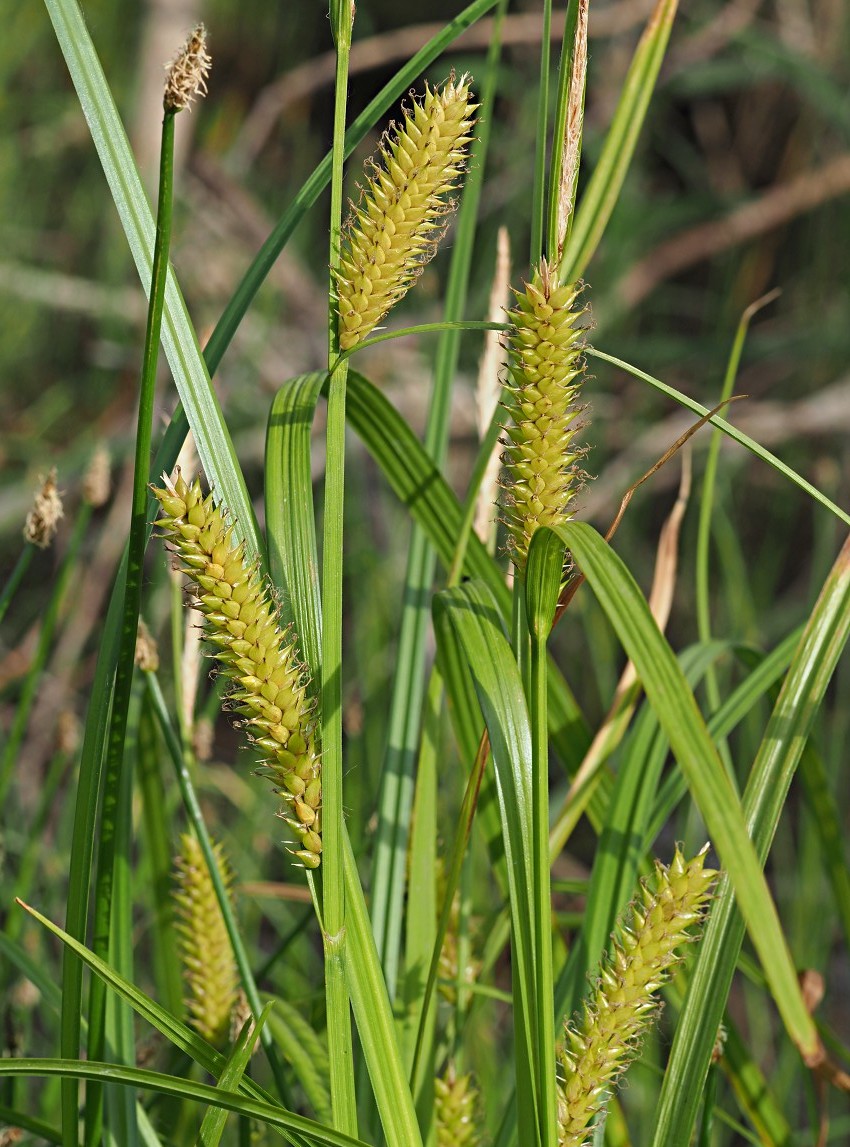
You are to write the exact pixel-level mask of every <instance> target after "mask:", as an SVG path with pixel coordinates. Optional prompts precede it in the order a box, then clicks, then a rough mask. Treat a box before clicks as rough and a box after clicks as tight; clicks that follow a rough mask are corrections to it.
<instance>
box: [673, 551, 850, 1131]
mask: <svg viewBox="0 0 850 1147" xmlns="http://www.w3.org/2000/svg"><path fill="white" fill-rule="evenodd" d="M848 635H850V541H848V542H845V544H844V547H843V548H842V550H841V553H840V554H839V556H838V559H837V561H836V563H835V565H834V566H833V569H832V571H831V573H830V575H829V577H828V578H827V580H826V583H825V585H824V587H823V590H822V591H821V595H820V597H819V598H818V601H817V604H816V605H815V608H814V610H813V611H812V614H811V616H810V618H809V621H808V624H807V625H806V628H805V630H804V632H803V636H802V637H801V638H800V643H799V646H798V648H797V652H796V653H795V655H794V658H793V660H792V663H791V665H790V667H789V669H788V673H787V674H786V677H785V681H784V682H783V685H782V689H781V690H780V694H779V697H778V699H777V702H776V705H775V706H774V710H773V714H772V716H771V719H770V722H769V724H768V727H767V730H766V731H765V735H764V737H763V739H762V742H761V746H760V748H759V751H758V754H757V756H756V760H755V762H754V764H753V768H752V771H751V773H750V778H749V781H748V783H747V787H746V790H745V792H744V814H745V816H746V823H747V828H748V831H749V832H750V833H751V834H752V839H753V842H754V845H755V848H756V851H757V855H758V858H759V860H760V861H761V862H762V863H764V861H765V860H766V858H767V854H768V852H769V850H770V845H771V841H772V840H773V835H774V833H775V831H776V826H777V824H778V822H779V817H780V815H781V813H782V809H783V806H784V803H785V798H786V796H787V794H788V788H789V786H790V784H791V779H792V777H793V775H794V770H795V769H796V767H797V763H798V761H799V759H800V755H801V754H802V752H803V749H804V747H805V744H806V739H807V737H808V735H809V730H810V728H811V725H812V721H813V720H814V717H815V715H816V713H817V711H818V709H819V707H820V704H821V702H822V700H823V697H824V694H825V692H826V688H827V686H828V684H829V682H830V680H831V678H832V674H833V672H834V670H835V665H836V662H837V660H838V657H839V654H840V653H841V651H842V650H843V649H844V646H845V645H846V642H847V638H848ZM736 893H737V895H738V898H739V900H740V889H739V888H737V887H735V886H734V881H733V880H729V879H724V880H723V881H721V885H720V888H719V889H718V894H717V900H716V903H715V904H714V907H713V909H712V913H711V918H710V920H709V923H708V928H707V929H706V933H705V936H704V937H703V941H702V944H701V945H700V950H699V954H698V959H697V964H696V968H695V970H694V975H693V978H692V980H691V985H690V989H689V991H688V996H687V999H686V1000H685V1007H684V1009H683V1010H682V1014H681V1016H680V1019H679V1025H678V1027H677V1029H676V1035H675V1038H674V1041H673V1050H672V1052H671V1055H670V1062H669V1063H668V1066H667V1072H666V1074H665V1077H664V1083H663V1085H662V1089H661V1098H660V1101H659V1106H658V1110H657V1123H656V1129H655V1136H654V1139H653V1147H663V1145H666V1144H670V1143H683V1142H687V1140H688V1138H689V1136H690V1134H691V1129H692V1128H693V1124H694V1120H695V1118H696V1111H697V1105H698V1103H699V1096H700V1093H701V1091H702V1085H703V1081H704V1079H705V1074H706V1071H707V1070H708V1063H709V1059H710V1056H711V1048H712V1046H713V1044H714V1040H715V1038H716V1035H717V1025H718V1023H719V1022H720V1017H721V1015H722V1010H723V1006H724V1004H725V1001H726V997H727V995H728V992H729V985H730V983H731V981H732V976H733V974H734V970H735V965H736V962H737V959H738V952H739V949H740V946H741V942H742V941H743V937H744V925H743V921H742V919H741V914H740V913H739V912H738V911H737V908H736V904H735V894H736ZM741 912H742V913H743V914H744V915H745V916H746V909H745V906H744V905H743V904H741ZM753 939H754V941H755V937H753ZM765 971H767V969H765Z"/></svg>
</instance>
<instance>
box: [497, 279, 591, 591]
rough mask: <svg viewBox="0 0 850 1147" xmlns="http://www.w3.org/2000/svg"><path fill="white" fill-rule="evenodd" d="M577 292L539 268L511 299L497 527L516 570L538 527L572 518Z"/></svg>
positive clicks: (580, 375)
mask: <svg viewBox="0 0 850 1147" xmlns="http://www.w3.org/2000/svg"><path fill="white" fill-rule="evenodd" d="M579 291H580V288H579V287H577V286H576V285H575V284H572V285H569V286H560V285H559V284H558V280H557V276H556V273H555V271H554V268H552V267H551V266H550V265H549V264H548V263H547V262H545V260H544V261H542V262H541V264H540V267H539V269H538V270H537V271H536V272H535V274H534V277H533V279H532V281H531V282H530V283H526V285H525V289H524V290H523V291H518V292H517V293H516V300H517V305H516V307H515V308H514V310H513V311H511V314H510V319H511V327H510V331H509V336H508V338H509V343H510V351H511V365H510V380H509V382H508V383H507V389H508V391H509V400H508V403H507V406H508V409H509V410H510V414H511V420H512V421H511V423H510V424H509V425H508V426H507V427H506V428H505V429H506V434H507V438H506V439H505V440H504V444H505V447H506V449H505V459H504V460H505V463H506V467H507V473H506V477H505V483H504V484H505V494H504V498H503V509H504V521H505V524H506V525H507V527H508V549H509V552H510V554H511V557H512V558H513V561H514V564H515V565H516V567H517V569H519V570H520V571H522V570H524V569H525V566H526V562H527V561H528V546H529V543H530V542H531V538H532V535H533V534H534V531H535V530H536V529H537V528H538V527H539V526H558V525H563V523H564V522H566V521H568V520H569V519H570V518H571V517H572V514H573V509H574V502H575V499H576V496H577V494H578V493H579V491H580V490H581V487H582V484H583V480H584V474H583V472H582V470H581V467H580V464H579V463H580V460H581V459H582V458H583V456H584V453H585V451H584V449H583V448H581V447H576V446H574V445H573V438H574V437H575V434H576V432H577V431H578V430H580V429H581V428H582V426H583V425H584V423H583V422H582V419H581V413H582V408H581V406H580V405H579V403H578V399H579V395H580V393H581V386H582V382H583V381H584V369H585V363H584V357H583V355H582V342H581V340H582V334H583V331H582V327H581V326H579V325H578V323H579V320H580V319H581V317H582V316H583V315H584V314H585V311H586V308H584V307H579V306H577V300H578V296H579Z"/></svg>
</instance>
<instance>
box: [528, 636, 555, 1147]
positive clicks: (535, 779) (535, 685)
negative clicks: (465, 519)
mask: <svg viewBox="0 0 850 1147" xmlns="http://www.w3.org/2000/svg"><path fill="white" fill-rule="evenodd" d="M530 636H531V658H530V690H529V694H528V703H529V704H528V708H529V717H530V720H531V772H532V785H533V790H532V792H533V819H534V841H533V849H534V854H533V872H534V892H535V900H536V903H535V915H536V917H537V921H536V923H537V932H538V935H537V992H538V995H537V1025H536V1026H537V1049H536V1050H537V1056H538V1063H537V1073H538V1087H539V1088H540V1108H539V1116H540V1120H541V1128H540V1141H541V1143H543V1144H544V1147H556V1145H557V1142H558V1138H557V1112H558V1101H557V1096H556V1091H555V1068H554V1064H553V1062H552V1053H553V1050H554V1047H555V1012H554V1008H553V1007H552V1000H553V997H554V974H553V970H552V893H551V887H550V869H549V725H548V721H549V715H548V707H547V691H546V690H547V679H546V674H547V665H548V661H547V656H546V641H547V638H548V636H549V635H548V633H547V632H544V631H542V630H539V629H537V628H535V630H534V631H533V632H532V633H531V635H530Z"/></svg>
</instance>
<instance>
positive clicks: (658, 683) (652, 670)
mask: <svg viewBox="0 0 850 1147" xmlns="http://www.w3.org/2000/svg"><path fill="white" fill-rule="evenodd" d="M556 532H557V533H558V534H559V535H560V536H561V538H562V539H563V541H564V542H565V543H566V545H567V547H568V549H569V550H570V552H571V554H572V555H573V558H574V559H575V561H576V564H577V565H578V567H579V568H580V569H581V571H582V573H583V574H584V575H585V577H586V578H587V581H588V582H589V584H590V586H591V588H592V589H593V590H594V592H595V594H596V596H597V598H598V600H599V602H600V604H601V605H602V607H603V609H604V610H605V613H606V614H607V616H608V619H609V621H610V622H611V624H612V625H613V626H614V629H615V630H616V632H617V636H618V637H619V639H620V641H621V642H622V644H623V647H624V648H625V650H626V652H627V654H628V655H629V657H630V658H631V660H632V661H633V662H634V664H635V668H636V670H637V673H638V676H639V677H640V679H641V681H642V683H643V687H644V690H645V692H646V696H647V699H648V701H649V703H650V704H651V705H652V707H653V708H654V709H655V711H656V713H657V715H658V718H659V721H660V723H661V725H662V727H663V728H664V730H665V732H666V734H667V736H668V737H669V738H670V745H671V747H672V750H673V753H674V755H675V757H676V760H677V761H678V763H679V767H680V768H681V769H682V771H683V772H684V773H685V774H686V776H687V777H688V782H689V785H690V788H691V791H692V792H693V794H694V798H695V800H696V802H697V805H698V806H699V809H700V812H701V813H702V816H703V819H704V820H705V823H706V825H707V826H708V830H709V832H710V834H711V837H712V843H713V844H714V846H715V847H716V849H717V851H718V852H719V854H720V858H721V861H722V863H723V865H724V868H725V869H726V872H727V873H728V881H729V883H730V884H731V885H732V886H733V887H734V889H735V892H736V895H737V898H738V902H739V904H740V906H741V911H742V912H743V914H744V917H745V919H746V921H747V925H748V928H749V931H750V935H751V937H752V940H753V943H754V945H755V947H756V950H757V951H758V953H759V957H760V959H761V962H762V967H763V968H764V972H765V975H766V977H767V980H768V983H769V985H770V988H771V992H772V994H773V997H774V999H775V1000H776V1003H777V1006H778V1007H779V1010H780V1013H781V1015H782V1018H783V1020H784V1022H785V1025H786V1027H787V1029H788V1032H789V1034H790V1035H791V1037H792V1039H793V1040H794V1041H795V1043H796V1044H797V1046H798V1047H799V1048H800V1050H801V1052H802V1054H803V1055H804V1056H806V1055H810V1056H811V1055H814V1054H815V1053H816V1049H817V1047H818V1037H817V1032H816V1030H815V1027H814V1023H813V1021H812V1018H811V1016H810V1015H809V1013H808V1010H807V1009H806V1006H805V1003H804V1001H803V998H802V995H801V992H800V986H799V984H798V982H797V975H796V971H795V969H794V965H793V962H792V960H791V956H790V953H789V952H788V947H787V944H786V942H785V938H784V935H783V932H782V927H781V925H780V923H779V918H778V916H777V914H776V908H775V906H774V904H773V900H772V899H771V896H770V892H769V890H768V887H767V884H766V882H765V879H764V874H763V873H762V870H761V865H760V863H759V860H758V857H757V856H756V852H755V849H754V847H753V843H752V841H751V840H750V837H749V834H748V832H747V825H746V823H745V821H744V816H743V812H742V810H741V805H740V801H739V799H738V796H737V794H736V792H735V790H734V788H733V787H732V785H731V783H730V781H729V777H728V775H727V774H726V772H725V770H724V767H723V764H722V762H721V760H720V758H719V756H718V755H717V751H716V749H715V747H714V743H713V741H712V739H711V736H710V735H709V733H708V730H707V729H706V727H705V723H704V721H703V719H702V716H701V714H700V712H699V709H698V708H697V704H696V701H695V700H694V696H693V693H692V692H691V691H690V689H689V688H688V684H687V681H686V680H685V678H684V675H683V673H682V670H681V668H680V666H679V664H678V662H677V661H676V658H675V656H674V654H673V652H672V650H671V649H670V646H669V645H668V644H667V642H666V640H665V639H664V637H663V635H662V634H661V633H660V632H659V630H658V627H657V625H656V624H655V622H654V620H653V618H652V615H651V613H650V612H649V607H648V605H647V604H646V601H645V599H644V597H643V595H642V594H641V592H640V590H639V589H638V587H637V584H636V583H635V581H634V579H633V577H632V576H631V574H630V573H629V571H628V570H627V568H626V567H625V565H624V564H623V562H622V561H621V559H620V558H619V557H617V555H616V554H615V553H614V551H613V550H612V549H611V548H610V547H609V546H608V545H607V544H606V543H605V541H604V540H603V539H602V537H601V536H600V535H599V534H598V533H597V532H596V531H595V530H594V529H592V528H591V527H590V526H588V525H586V524H585V523H581V522H570V523H568V524H567V525H565V526H562V527H560V528H559V529H558V530H557V531H556Z"/></svg>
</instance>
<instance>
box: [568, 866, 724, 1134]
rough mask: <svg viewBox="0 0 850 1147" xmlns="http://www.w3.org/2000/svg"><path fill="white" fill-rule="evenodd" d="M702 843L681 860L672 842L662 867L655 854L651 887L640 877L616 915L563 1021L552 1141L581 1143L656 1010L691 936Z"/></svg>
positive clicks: (700, 899) (704, 884) (705, 892)
mask: <svg viewBox="0 0 850 1147" xmlns="http://www.w3.org/2000/svg"><path fill="white" fill-rule="evenodd" d="M707 849H708V845H706V846H705V848H704V849H703V850H702V852H700V853H699V855H698V856H695V857H694V858H693V859H692V860H688V861H686V860H685V859H684V857H683V856H682V853H681V852H680V851H679V849H678V848H677V849H676V855H675V856H674V858H673V861H672V863H671V864H670V866H669V868H666V867H665V866H664V865H663V864H660V863H659V862H657V861H656V872H655V881H654V886H653V887H652V889H650V888H649V886H648V885H646V884H642V885H641V894H640V903H637V904H634V905H633V906H632V910H631V920H630V923H629V924H628V926H627V925H625V924H623V923H621V924H620V925H619V927H618V929H617V931H616V932H615V935H614V944H613V949H612V951H611V953H610V955H609V956H608V957H607V958H606V959H605V961H604V962H603V965H602V968H601V970H600V974H599V979H598V980H597V982H596V986H595V987H594V989H593V991H592V993H591V996H590V999H589V1000H588V1001H586V1002H585V1005H584V1009H583V1011H582V1013H581V1014H580V1016H578V1017H574V1018H573V1020H572V1022H571V1023H569V1024H567V1027H566V1046H565V1047H564V1048H563V1049H562V1051H561V1052H560V1056H559V1058H560V1062H561V1067H562V1068H563V1071H564V1077H565V1078H564V1082H563V1084H560V1085H559V1089H558V1090H559V1095H558V1100H559V1112H558V1122H559V1136H558V1143H559V1145H560V1147H584V1144H586V1143H588V1142H589V1141H590V1139H591V1138H592V1128H591V1127H590V1124H591V1122H592V1121H593V1119H594V1118H595V1117H596V1116H597V1115H598V1114H599V1112H600V1111H601V1110H602V1108H603V1107H604V1104H605V1100H606V1097H607V1094H608V1091H609V1089H610V1088H611V1087H612V1085H613V1084H614V1082H615V1081H616V1080H617V1078H618V1077H619V1076H620V1075H621V1074H622V1073H623V1071H624V1070H625V1069H626V1067H627V1066H628V1064H629V1062H630V1061H631V1060H632V1059H633V1058H634V1055H635V1052H636V1045H637V1043H638V1041H639V1039H640V1038H641V1037H642V1036H643V1034H644V1032H645V1030H646V1028H647V1027H648V1026H649V1024H650V1023H651V1022H652V1019H653V1017H654V1015H655V1013H656V1011H657V1002H656V1000H657V994H658V990H659V988H660V987H661V986H662V985H663V984H664V983H666V981H667V980H668V979H669V978H670V976H671V974H672V969H673V967H674V965H675V964H677V963H678V962H679V961H680V960H681V959H682V951H681V949H682V947H683V945H685V944H687V943H691V942H693V941H694V940H696V939H697V931H696V930H692V929H693V926H694V925H696V924H698V923H699V922H700V921H701V920H702V916H703V914H704V911H705V908H706V905H707V903H708V900H709V898H710V895H711V888H712V885H713V884H714V881H715V880H716V878H717V873H716V872H715V871H713V870H712V869H708V868H705V867H704V864H705V855H706V851H707Z"/></svg>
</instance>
